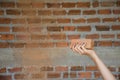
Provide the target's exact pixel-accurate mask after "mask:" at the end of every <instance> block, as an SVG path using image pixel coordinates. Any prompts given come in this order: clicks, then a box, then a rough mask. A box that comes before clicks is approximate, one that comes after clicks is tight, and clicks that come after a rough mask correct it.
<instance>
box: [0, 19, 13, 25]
mask: <svg viewBox="0 0 120 80" xmlns="http://www.w3.org/2000/svg"><path fill="white" fill-rule="evenodd" d="M10 22H11V19H10V18H0V24H10Z"/></svg>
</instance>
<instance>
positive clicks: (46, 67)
mask: <svg viewBox="0 0 120 80" xmlns="http://www.w3.org/2000/svg"><path fill="white" fill-rule="evenodd" d="M40 71H53V67H52V66H43V67H41V68H40Z"/></svg>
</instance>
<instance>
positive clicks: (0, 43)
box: [0, 42, 9, 48]
mask: <svg viewBox="0 0 120 80" xmlns="http://www.w3.org/2000/svg"><path fill="white" fill-rule="evenodd" d="M0 48H9V43H6V42H0Z"/></svg>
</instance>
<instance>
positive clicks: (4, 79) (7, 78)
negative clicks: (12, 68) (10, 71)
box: [0, 75, 12, 80]
mask: <svg viewBox="0 0 120 80" xmlns="http://www.w3.org/2000/svg"><path fill="white" fill-rule="evenodd" d="M0 80H12V75H0Z"/></svg>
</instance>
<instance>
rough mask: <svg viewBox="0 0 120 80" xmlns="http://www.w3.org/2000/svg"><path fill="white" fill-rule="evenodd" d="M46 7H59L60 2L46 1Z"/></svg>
mask: <svg viewBox="0 0 120 80" xmlns="http://www.w3.org/2000/svg"><path fill="white" fill-rule="evenodd" d="M47 8H60V3H47Z"/></svg>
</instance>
